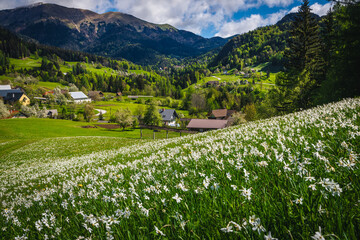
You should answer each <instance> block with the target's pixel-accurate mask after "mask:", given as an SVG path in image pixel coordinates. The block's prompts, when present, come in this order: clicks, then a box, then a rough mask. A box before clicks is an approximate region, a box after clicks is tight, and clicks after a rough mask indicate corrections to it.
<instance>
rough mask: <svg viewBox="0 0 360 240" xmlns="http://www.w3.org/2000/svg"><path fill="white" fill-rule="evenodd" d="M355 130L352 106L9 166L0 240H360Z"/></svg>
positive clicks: (358, 137)
mask: <svg viewBox="0 0 360 240" xmlns="http://www.w3.org/2000/svg"><path fill="white" fill-rule="evenodd" d="M359 125H360V99H346V100H343V101H341V102H338V103H333V104H329V105H324V106H320V107H317V108H314V109H311V110H307V111H303V112H299V113H295V114H290V115H287V116H283V117H276V118H272V119H269V120H263V121H257V122H252V123H248V124H246V125H242V126H240V127H234V128H228V129H224V130H220V131H213V132H208V133H204V134H198V135H192V136H187V137H183V138H176V139H170V140H160V141H157V142H149V143H142V144H135V145H133V146H132V147H131V148H129V147H123V148H119V149H113V150H107V151H101V152H96V153H92V154H90V155H82V156H74V157H67V158H56V157H52V158H48V159H36V158H30V159H28V161H26V162H24V163H21V164H20V163H18V164H16V165H14V164H11V163H6V164H5V165H4V166H5V167H3V168H1V169H0V173H1V174H0V185H1V186H0V188H1V191H0V192H1V195H0V197H1V218H0V226H1V228H0V233H1V238H3V239H14V238H17V239H26V237H27V238H28V239H48V238H57V239H114V238H115V239H123V238H126V239H152V238H170V239H188V238H199V239H209V238H212V239H224V238H226V239H227V238H230V239H264V238H265V239H275V238H278V239H310V238H313V239H322V237H325V238H326V239H359V238H360V208H359V203H360V195H359V194H360V186H359V182H360V170H359V153H360V130H359ZM38 147H39V148H40V147H41V146H38ZM43 147H45V146H43ZM48 151H51V148H50V149H49V150H48Z"/></svg>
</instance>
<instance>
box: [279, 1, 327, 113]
mask: <svg viewBox="0 0 360 240" xmlns="http://www.w3.org/2000/svg"><path fill="white" fill-rule="evenodd" d="M290 35H291V37H290V38H289V41H288V49H287V50H286V52H285V57H286V60H287V62H286V64H285V68H286V71H285V74H282V75H280V76H279V77H278V79H277V81H276V84H277V86H278V87H279V88H280V90H281V92H282V94H283V96H284V97H283V98H282V99H283V100H282V102H280V103H279V104H278V108H279V109H280V110H281V111H285V112H291V111H294V110H298V109H300V108H308V107H311V106H312V104H313V94H314V89H316V88H317V87H318V86H319V84H320V83H321V81H322V80H323V79H324V76H325V73H324V61H323V59H322V57H321V44H320V43H321V42H320V38H319V26H318V24H317V21H316V19H315V18H314V17H313V15H312V14H311V9H310V6H309V1H308V0H304V1H303V3H302V5H301V6H300V9H299V11H298V13H297V15H296V17H295V20H294V21H293V22H292V28H291V31H290Z"/></svg>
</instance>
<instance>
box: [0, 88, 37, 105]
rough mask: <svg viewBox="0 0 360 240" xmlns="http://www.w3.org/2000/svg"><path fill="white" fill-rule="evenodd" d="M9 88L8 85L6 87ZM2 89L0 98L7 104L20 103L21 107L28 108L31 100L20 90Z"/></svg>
mask: <svg viewBox="0 0 360 240" xmlns="http://www.w3.org/2000/svg"><path fill="white" fill-rule="evenodd" d="M5 86H8V85H5ZM3 88H5V87H2V89H0V97H1V98H2V99H3V101H4V103H6V104H14V103H16V102H19V103H20V104H21V105H24V106H27V105H29V104H30V98H29V97H28V96H26V95H25V93H23V92H22V91H21V90H20V89H11V88H10V89H8V88H7V89H3Z"/></svg>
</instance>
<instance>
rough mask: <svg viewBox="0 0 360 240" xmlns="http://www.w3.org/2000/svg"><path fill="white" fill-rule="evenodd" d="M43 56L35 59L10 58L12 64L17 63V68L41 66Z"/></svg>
mask: <svg viewBox="0 0 360 240" xmlns="http://www.w3.org/2000/svg"><path fill="white" fill-rule="evenodd" d="M41 60H42V59H41V58H39V59H33V58H31V57H30V58H24V59H15V58H10V65H12V64H13V65H15V69H16V70H18V69H21V68H23V69H30V68H36V67H38V68H40V67H41Z"/></svg>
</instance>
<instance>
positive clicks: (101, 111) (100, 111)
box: [95, 109, 107, 116]
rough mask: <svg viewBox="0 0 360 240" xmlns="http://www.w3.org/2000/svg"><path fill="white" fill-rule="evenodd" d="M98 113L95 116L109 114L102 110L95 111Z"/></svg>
mask: <svg viewBox="0 0 360 240" xmlns="http://www.w3.org/2000/svg"><path fill="white" fill-rule="evenodd" d="M95 110H96V111H98V112H99V113H98V114H95V116H99V115H100V113H102V114H103V115H104V114H105V113H106V112H107V111H106V110H102V109H95Z"/></svg>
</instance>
